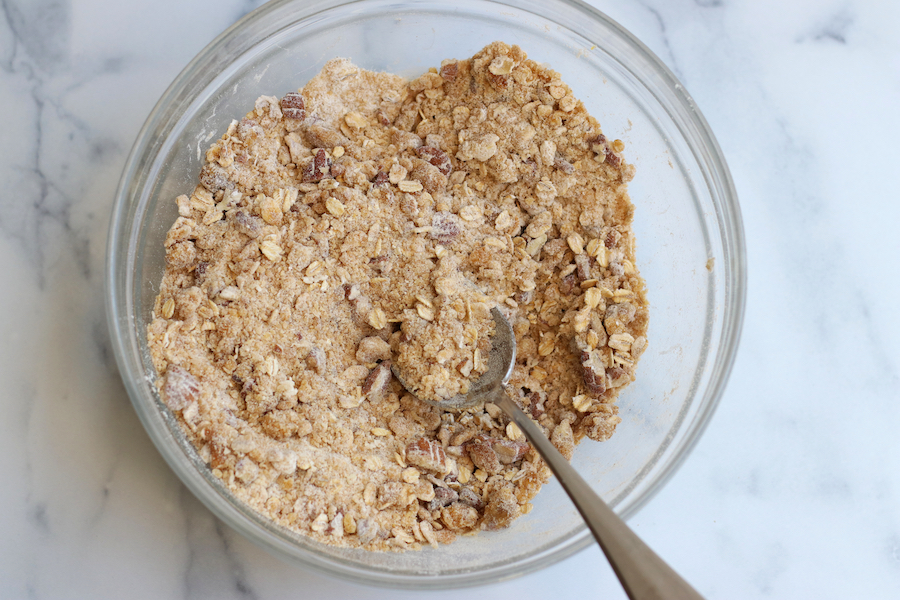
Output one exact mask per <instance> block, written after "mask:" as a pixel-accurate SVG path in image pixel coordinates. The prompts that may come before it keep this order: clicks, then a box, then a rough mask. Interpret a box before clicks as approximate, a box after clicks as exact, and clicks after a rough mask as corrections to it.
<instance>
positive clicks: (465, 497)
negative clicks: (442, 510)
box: [459, 486, 484, 510]
mask: <svg viewBox="0 0 900 600" xmlns="http://www.w3.org/2000/svg"><path fill="white" fill-rule="evenodd" d="M459 501H460V502H462V503H463V504H468V505H469V506H471V507H472V508H474V509H476V510H481V509H482V507H483V506H484V502H482V501H481V496H479V495H478V494H476V493H475V492H474V491H472V488H470V487H467V486H462V487H460V488H459Z"/></svg>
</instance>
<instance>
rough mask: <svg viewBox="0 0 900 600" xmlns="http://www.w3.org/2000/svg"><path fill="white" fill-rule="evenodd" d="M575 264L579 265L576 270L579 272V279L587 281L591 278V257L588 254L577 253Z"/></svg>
mask: <svg viewBox="0 0 900 600" xmlns="http://www.w3.org/2000/svg"><path fill="white" fill-rule="evenodd" d="M575 266H576V267H577V269H576V272H577V273H578V280H579V281H587V280H588V279H590V278H591V259H590V258H588V255H587V254H584V253H582V254H576V255H575Z"/></svg>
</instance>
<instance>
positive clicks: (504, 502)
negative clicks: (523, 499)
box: [481, 486, 522, 530]
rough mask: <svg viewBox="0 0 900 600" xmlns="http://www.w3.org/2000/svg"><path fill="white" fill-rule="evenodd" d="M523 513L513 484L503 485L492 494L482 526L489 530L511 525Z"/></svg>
mask: <svg viewBox="0 0 900 600" xmlns="http://www.w3.org/2000/svg"><path fill="white" fill-rule="evenodd" d="M520 514H522V509H521V508H519V503H518V502H517V501H516V496H515V494H514V493H513V491H512V489H511V486H509V487H502V488H500V489H499V490H497V491H496V492H494V493H493V494H491V496H490V500H489V501H488V505H487V508H485V510H484V519H483V520H482V522H481V526H482V527H483V528H484V529H487V530H493V529H502V528H504V527H509V524H510V523H512V521H513V520H514V519H515V518H516V517H518V516H519V515H520Z"/></svg>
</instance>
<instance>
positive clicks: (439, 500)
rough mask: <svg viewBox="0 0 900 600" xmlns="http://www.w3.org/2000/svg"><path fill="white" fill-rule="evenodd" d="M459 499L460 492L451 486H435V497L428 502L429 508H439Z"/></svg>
mask: <svg viewBox="0 0 900 600" xmlns="http://www.w3.org/2000/svg"><path fill="white" fill-rule="evenodd" d="M458 499H459V494H457V493H456V492H454V491H453V490H451V489H450V488H445V487H440V486H435V488H434V498H433V499H432V500H431V502H429V503H428V510H439V509H441V508H444V507H445V506H448V505H450V504H453V503H454V502H456V501H457V500H458Z"/></svg>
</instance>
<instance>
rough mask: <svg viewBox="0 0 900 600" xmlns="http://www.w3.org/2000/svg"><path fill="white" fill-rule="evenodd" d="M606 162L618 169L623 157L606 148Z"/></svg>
mask: <svg viewBox="0 0 900 600" xmlns="http://www.w3.org/2000/svg"><path fill="white" fill-rule="evenodd" d="M606 163H607V164H608V165H610V166H611V167H613V168H615V169H618V168H619V166H620V165H621V164H622V159H621V158H619V157H618V156H616V154H615V153H614V152H613V151H612V150H609V149H607V150H606Z"/></svg>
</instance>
